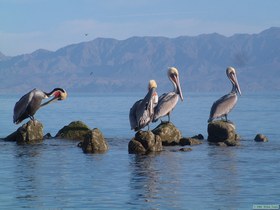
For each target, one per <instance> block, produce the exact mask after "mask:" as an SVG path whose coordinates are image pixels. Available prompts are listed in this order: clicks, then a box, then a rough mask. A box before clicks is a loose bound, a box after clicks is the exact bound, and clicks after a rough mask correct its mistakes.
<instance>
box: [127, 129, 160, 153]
mask: <svg viewBox="0 0 280 210" xmlns="http://www.w3.org/2000/svg"><path fill="white" fill-rule="evenodd" d="M160 151H162V142H161V138H160V136H158V135H155V134H154V133H153V132H151V131H141V130H140V131H138V132H137V133H136V134H135V137H134V138H133V139H132V140H131V141H130V142H129V144H128V152H129V154H148V153H151V152H160Z"/></svg>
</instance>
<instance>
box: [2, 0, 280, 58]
mask: <svg viewBox="0 0 280 210" xmlns="http://www.w3.org/2000/svg"><path fill="white" fill-rule="evenodd" d="M279 9H280V0H0V52H2V53H3V54H5V55H18V54H23V53H31V52H33V51H35V50H36V49H47V50H52V51H54V50H57V49H59V48H61V47H64V46H66V45H69V44H73V43H79V42H83V41H89V40H93V39H95V38H97V37H106V38H116V39H121V40H122V39H126V38H128V37H131V36H166V37H177V36H181V35H189V36H193V35H198V34H203V33H213V32H217V33H220V34H222V35H226V36H230V35H232V34H235V33H250V34H252V33H259V32H261V31H263V30H265V29H267V28H270V27H272V26H280V12H279ZM85 34H87V36H86V35H85Z"/></svg>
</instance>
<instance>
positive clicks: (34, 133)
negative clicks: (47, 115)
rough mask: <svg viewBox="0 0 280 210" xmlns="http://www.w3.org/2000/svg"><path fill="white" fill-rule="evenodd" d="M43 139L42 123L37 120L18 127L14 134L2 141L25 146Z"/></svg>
mask: <svg viewBox="0 0 280 210" xmlns="http://www.w3.org/2000/svg"><path fill="white" fill-rule="evenodd" d="M43 137H44V134H43V125H42V123H41V122H39V121H37V120H34V121H33V120H29V121H28V122H27V123H25V124H23V125H22V126H21V127H19V128H18V129H17V130H16V131H15V132H14V133H12V134H10V135H9V136H7V137H6V138H4V140H6V141H16V142H17V143H18V144H25V143H35V142H39V141H42V140H43Z"/></svg>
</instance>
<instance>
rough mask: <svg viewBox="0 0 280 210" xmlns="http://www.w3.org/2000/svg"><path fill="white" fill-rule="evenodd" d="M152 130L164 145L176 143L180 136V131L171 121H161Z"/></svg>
mask: <svg viewBox="0 0 280 210" xmlns="http://www.w3.org/2000/svg"><path fill="white" fill-rule="evenodd" d="M152 132H153V133H154V134H155V135H158V136H159V137H160V139H161V141H162V145H164V146H172V145H178V144H179V142H180V139H181V138H182V135H181V132H180V131H179V130H178V128H176V127H175V126H174V125H173V124H172V123H171V122H162V123H161V124H159V125H158V126H157V127H156V128H155V129H154V130H153V131H152Z"/></svg>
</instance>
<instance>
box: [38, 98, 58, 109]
mask: <svg viewBox="0 0 280 210" xmlns="http://www.w3.org/2000/svg"><path fill="white" fill-rule="evenodd" d="M57 100H59V98H58V97H53V98H52V99H51V100H48V101H47V102H45V103H43V104H41V106H40V107H42V106H46V105H48V104H49V103H52V102H55V101H57Z"/></svg>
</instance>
